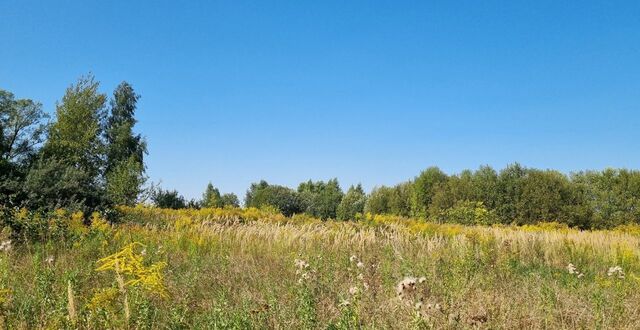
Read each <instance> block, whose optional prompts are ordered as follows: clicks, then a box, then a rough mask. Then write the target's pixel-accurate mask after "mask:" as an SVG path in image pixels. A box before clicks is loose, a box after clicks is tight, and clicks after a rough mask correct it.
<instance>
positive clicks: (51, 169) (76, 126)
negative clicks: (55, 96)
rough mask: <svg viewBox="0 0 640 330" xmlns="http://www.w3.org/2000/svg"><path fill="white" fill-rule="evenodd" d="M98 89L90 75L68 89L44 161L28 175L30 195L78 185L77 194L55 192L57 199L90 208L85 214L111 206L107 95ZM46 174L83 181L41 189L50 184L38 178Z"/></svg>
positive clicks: (57, 109) (45, 148)
mask: <svg viewBox="0 0 640 330" xmlns="http://www.w3.org/2000/svg"><path fill="white" fill-rule="evenodd" d="M98 86H99V84H98V82H97V81H95V80H94V78H93V77H92V76H88V77H82V78H80V79H79V80H78V82H77V83H76V84H75V85H72V86H70V87H69V88H67V91H66V93H65V95H64V97H63V98H62V102H60V103H59V104H57V106H56V119H55V121H54V122H53V123H52V125H51V127H50V129H49V137H48V140H47V141H46V143H45V144H44V147H43V149H42V155H41V159H40V161H38V162H37V164H36V166H34V167H33V168H32V169H31V170H30V173H29V175H28V176H30V178H29V182H30V185H29V193H30V194H37V193H38V191H40V190H47V189H57V188H59V187H71V186H75V187H78V189H77V190H75V191H71V190H67V189H62V190H61V191H60V192H59V193H56V192H55V191H51V193H52V195H55V196H57V200H58V201H62V202H65V203H67V202H69V203H71V201H73V203H72V204H77V203H81V204H82V205H84V206H85V207H86V208H87V209H86V210H85V211H90V210H95V209H97V208H100V207H103V206H105V205H106V204H107V202H108V200H107V199H106V198H105V193H104V183H103V179H102V178H103V176H102V174H103V168H104V144H103V141H102V139H101V134H102V125H101V124H102V120H103V118H104V105H105V100H106V96H105V95H104V94H101V93H99V92H98ZM45 173H65V174H68V175H65V176H62V177H60V179H68V180H79V181H77V182H63V183H60V184H58V185H53V186H41V187H38V186H37V185H38V184H48V182H49V180H46V179H42V180H41V179H38V178H42V176H43V175H44V174H45ZM40 206H41V207H45V208H51V207H61V206H66V205H56V204H55V203H52V204H48V205H40Z"/></svg>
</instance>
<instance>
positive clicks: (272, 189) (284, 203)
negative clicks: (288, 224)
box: [245, 180, 304, 216]
mask: <svg viewBox="0 0 640 330" xmlns="http://www.w3.org/2000/svg"><path fill="white" fill-rule="evenodd" d="M245 205H246V206H247V207H257V208H260V207H263V206H271V207H275V208H276V209H278V210H279V211H280V212H282V214H284V215H285V216H291V215H293V214H296V213H302V212H304V209H303V204H302V201H301V199H300V196H299V195H298V193H297V192H296V191H295V190H293V189H290V188H287V187H283V186H278V185H270V184H268V183H267V182H266V181H264V180H262V181H260V182H259V183H253V184H251V187H250V188H249V190H248V191H247V194H246V197H245Z"/></svg>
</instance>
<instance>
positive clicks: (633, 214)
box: [572, 169, 640, 228]
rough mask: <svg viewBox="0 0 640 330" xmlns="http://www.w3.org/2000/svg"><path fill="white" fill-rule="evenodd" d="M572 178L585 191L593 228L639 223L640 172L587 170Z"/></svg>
mask: <svg viewBox="0 0 640 330" xmlns="http://www.w3.org/2000/svg"><path fill="white" fill-rule="evenodd" d="M572 179H573V181H574V182H575V183H576V184H578V185H579V186H580V187H581V188H582V190H583V191H584V195H585V200H586V203H587V205H588V208H589V210H591V211H592V212H593V216H592V227H596V228H612V227H615V226H619V225H623V224H628V223H640V171H637V170H627V169H606V170H604V171H586V172H580V173H576V174H574V175H573V178H572Z"/></svg>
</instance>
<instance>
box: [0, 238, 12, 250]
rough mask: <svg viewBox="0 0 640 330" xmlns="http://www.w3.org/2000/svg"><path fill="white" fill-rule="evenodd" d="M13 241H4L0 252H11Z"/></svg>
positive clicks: (0, 244) (0, 246)
mask: <svg viewBox="0 0 640 330" xmlns="http://www.w3.org/2000/svg"><path fill="white" fill-rule="evenodd" d="M11 247H12V246H11V240H10V239H9V240H6V241H2V243H0V251H5V252H9V251H11Z"/></svg>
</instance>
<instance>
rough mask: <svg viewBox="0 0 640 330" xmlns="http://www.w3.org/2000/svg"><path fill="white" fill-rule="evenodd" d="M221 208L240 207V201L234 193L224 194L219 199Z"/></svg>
mask: <svg viewBox="0 0 640 330" xmlns="http://www.w3.org/2000/svg"><path fill="white" fill-rule="evenodd" d="M220 199H222V206H223V207H240V200H239V199H238V196H236V194H234V193H226V194H224V195H222V196H221V197H220Z"/></svg>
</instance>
